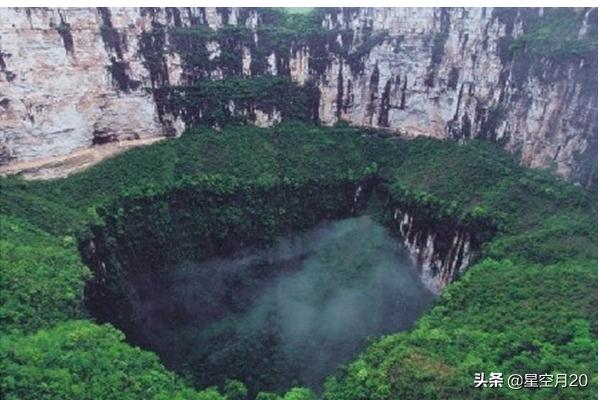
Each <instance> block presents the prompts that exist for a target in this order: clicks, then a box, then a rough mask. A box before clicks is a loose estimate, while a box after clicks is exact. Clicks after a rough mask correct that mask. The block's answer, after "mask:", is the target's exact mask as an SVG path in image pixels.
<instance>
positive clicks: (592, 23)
mask: <svg viewBox="0 0 600 400" xmlns="http://www.w3.org/2000/svg"><path fill="white" fill-rule="evenodd" d="M544 12H546V13H548V12H549V11H543V10H537V9H533V10H532V9H522V10H516V9H484V8H453V9H449V8H417V9H413V8H383V9H369V8H361V9H344V10H340V9H327V10H322V11H321V13H320V21H322V26H321V27H317V28H318V29H320V33H319V35H320V36H319V35H316V36H309V37H308V39H306V40H298V39H294V38H291V39H288V38H286V37H284V36H282V35H281V36H280V37H278V38H276V39H280V38H282V39H281V40H283V42H281V41H278V40H273V39H274V38H273V36H269V29H261V27H262V26H265V24H268V23H269V20H271V19H273V16H272V15H271V14H269V11H268V10H261V9H235V8H216V9H215V8H165V9H156V8H152V9H145V8H111V9H106V8H100V9H91V8H82V9H39V8H33V9H29V8H26V9H14V8H13V9H8V8H4V9H1V10H0V55H1V57H0V70H1V71H0V131H1V132H2V135H1V137H0V161H1V162H2V163H7V162H11V161H15V160H30V159H35V158H38V157H43V156H46V157H47V156H52V155H63V154H66V153H69V152H72V151H73V150H75V149H80V148H83V147H89V146H92V145H101V144H104V143H107V142H111V141H123V140H131V139H138V138H148V137H156V136H177V135H179V134H180V133H181V132H182V131H183V129H185V127H186V124H187V125H189V124H191V123H197V122H201V123H210V124H213V125H219V123H218V121H220V120H219V119H218V118H217V120H215V118H213V116H217V117H219V115H221V114H223V113H225V114H226V115H230V116H231V117H234V119H236V120H248V121H250V122H252V123H255V124H257V125H261V126H270V125H273V124H275V123H277V122H278V121H279V120H280V119H281V118H286V116H287V114H286V110H282V109H280V108H278V106H277V105H273V104H271V103H273V101H271V103H269V102H265V101H262V102H259V101H256V102H253V101H252V96H250V100H248V99H240V98H239V96H237V95H235V93H237V92H236V90H235V88H234V90H233V91H230V92H228V93H229V94H228V96H230V97H231V98H229V99H222V101H223V105H219V106H218V107H217V109H216V111H215V109H211V108H210V107H212V105H210V104H208V105H207V104H202V106H198V105H197V104H196V105H194V106H193V107H192V106H190V105H189V104H188V105H184V106H181V104H185V102H186V99H189V96H187V95H186V94H185V93H187V92H181V91H180V92H179V94H178V96H175V97H173V96H172V95H171V94H169V93H170V92H169V90H171V89H169V88H182V87H189V86H190V85H200V87H202V86H203V82H207V81H210V80H215V79H217V80H221V79H222V80H224V81H227V80H229V79H238V81H239V79H240V78H244V79H245V80H247V81H251V80H253V79H255V78H256V77H257V76H270V75H278V76H279V77H287V78H289V79H290V81H291V82H294V83H295V84H297V85H301V86H302V87H305V86H309V85H313V86H315V87H316V88H317V91H316V92H317V95H318V96H317V97H316V98H314V99H313V100H312V101H313V102H314V103H315V106H314V107H312V106H311V109H312V108H314V112H313V111H311V115H312V116H314V117H315V118H318V119H319V120H320V121H321V122H322V123H324V124H329V125H331V124H334V123H336V122H338V121H347V122H350V123H351V124H353V125H360V126H369V127H377V128H382V129H388V130H390V131H391V132H394V133H397V134H400V135H404V136H409V137H414V136H418V135H425V136H432V137H436V138H449V139H457V140H469V139H474V138H486V139H489V140H492V141H495V142H498V143H499V144H500V145H502V146H503V147H505V148H506V149H507V150H509V151H512V152H515V153H518V154H519V155H520V158H521V160H522V163H523V164H524V165H526V166H531V167H552V168H555V170H556V172H557V173H558V174H559V175H561V176H565V177H570V178H571V179H573V180H575V181H577V182H580V183H581V184H583V185H588V186H589V185H594V184H595V181H596V176H597V127H598V122H597V62H596V56H595V54H596V52H595V51H592V52H591V53H593V54H591V53H586V54H571V53H568V54H569V56H568V57H557V56H556V54H553V53H548V54H543V52H542V53H540V52H539V51H537V52H536V51H533V50H531V49H529V47H525V48H526V50H527V51H520V52H519V48H520V47H519V46H521V47H522V46H523V43H525V42H524V41H519V40H520V38H522V37H526V36H524V35H526V33H527V32H529V31H530V30H531V29H533V28H535V26H536V24H539V23H540V21H545V19H544V18H546V19H548V18H550V17H546V16H545V15H544ZM568 13H570V14H569V15H567V17H569V18H570V20H569V21H570V22H571V23H572V24H576V28H577V36H578V38H580V39H582V40H584V39H585V40H587V39H586V38H588V37H590V35H591V36H593V32H595V30H597V10H596V9H587V10H577V11H573V10H570V11H568ZM550 22H552V21H550ZM315 24H317V22H315ZM555 25H558V24H555ZM274 26H277V25H274ZM206 31H209V32H208V33H207V32H206ZM182 32H183V33H182ZM210 32H213V33H212V34H211V33H210ZM211 35H212V36H211ZM285 40H287V42H285ZM282 43H283V44H282ZM527 46H529V44H528V45H527ZM590 54H591V55H590ZM245 88H246V89H247V87H245ZM246 89H244V90H246ZM181 93H184V94H183V95H182V94H181ZM202 93H203V96H205V97H207V98H208V100H207V102H208V103H211V101H212V98H213V97H215V96H212V95H211V94H210V93H211V92H208V93H209V94H206V93H204V92H202ZM232 93H233V94H232ZM217 97H218V96H217ZM173 99H175V100H173ZM182 99H183V100H182ZM188 101H189V100H188ZM173 103H175V104H176V106H173ZM265 103H268V104H265ZM282 103H285V102H282ZM182 107H184V108H185V109H182ZM219 107H220V108H219ZM317 114H318V115H317ZM209 117H210V118H209Z"/></svg>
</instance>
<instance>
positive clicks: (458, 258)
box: [394, 209, 478, 294]
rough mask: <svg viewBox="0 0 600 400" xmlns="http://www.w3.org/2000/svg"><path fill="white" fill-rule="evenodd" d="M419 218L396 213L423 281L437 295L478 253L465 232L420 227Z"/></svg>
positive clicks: (399, 211) (404, 239)
mask: <svg viewBox="0 0 600 400" xmlns="http://www.w3.org/2000/svg"><path fill="white" fill-rule="evenodd" d="M415 218H417V219H418V215H417V216H415V215H412V214H411V213H410V212H407V211H402V210H401V209H396V210H395V212H394V220H395V221H396V223H397V224H398V231H399V233H400V235H401V237H402V241H403V243H404V245H405V246H406V248H407V249H408V251H409V254H410V256H411V258H412V259H413V261H414V262H415V264H416V266H417V268H418V269H419V275H420V277H421V281H422V282H423V283H424V284H425V286H426V287H427V288H428V289H429V290H431V291H432V292H434V293H438V294H439V293H441V291H442V290H443V289H444V288H445V287H446V286H447V285H448V284H450V283H452V282H453V281H454V280H455V279H457V278H458V277H459V276H460V275H461V274H462V273H463V272H464V271H465V269H466V268H467V266H468V265H469V263H470V262H471V261H472V259H473V258H474V256H475V255H476V253H477V250H478V249H477V247H478V245H477V244H475V246H473V245H472V241H473V238H472V235H471V234H470V233H469V232H468V231H467V230H465V229H460V228H456V229H453V228H451V229H450V231H449V232H448V229H446V228H447V227H444V229H443V230H436V227H435V225H427V226H419V224H418V223H415Z"/></svg>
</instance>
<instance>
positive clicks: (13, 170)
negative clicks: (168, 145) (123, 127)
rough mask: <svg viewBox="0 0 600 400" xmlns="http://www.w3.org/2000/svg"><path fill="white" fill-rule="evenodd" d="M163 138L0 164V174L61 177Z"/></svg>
mask: <svg viewBox="0 0 600 400" xmlns="http://www.w3.org/2000/svg"><path fill="white" fill-rule="evenodd" d="M163 139H164V137H157V138H150V139H138V140H128V141H124V142H114V143H107V144H104V145H102V146H94V147H90V148H87V149H81V150H76V151H74V152H72V153H69V154H67V155H64V156H56V157H44V158H37V159H35V160H31V161H19V162H14V163H9V164H7V165H3V166H0V175H15V174H18V175H21V176H23V177H24V178H25V179H53V178H63V177H65V176H68V175H70V174H72V173H74V172H78V171H82V170H84V169H86V168H88V167H90V166H92V165H94V164H97V163H99V162H100V161H102V160H105V159H107V158H110V157H113V156H115V155H117V154H119V153H122V152H124V151H125V150H129V149H131V148H134V147H138V146H146V145H149V144H152V143H155V142H158V141H160V140H163Z"/></svg>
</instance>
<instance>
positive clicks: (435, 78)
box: [320, 8, 598, 185]
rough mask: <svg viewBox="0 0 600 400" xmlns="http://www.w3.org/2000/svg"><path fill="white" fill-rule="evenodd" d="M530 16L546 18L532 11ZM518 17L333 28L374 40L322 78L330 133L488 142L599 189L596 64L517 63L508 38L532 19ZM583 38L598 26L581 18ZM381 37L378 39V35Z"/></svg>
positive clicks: (370, 20) (409, 13) (458, 13)
mask: <svg viewBox="0 0 600 400" xmlns="http://www.w3.org/2000/svg"><path fill="white" fill-rule="evenodd" d="M528 12H529V13H530V14H531V13H532V12H534V13H537V14H539V13H541V12H542V11H538V10H529V11H528ZM530 14H527V13H526V12H525V11H523V12H518V11H517V10H514V9H512V10H511V9H499V10H490V9H485V8H468V9H464V8H457V9H445V8H439V9H426V8H420V9H410V8H395V9H359V10H355V11H352V12H346V13H341V12H340V13H338V14H334V15H332V16H331V18H330V19H329V20H328V21H327V22H326V23H327V26H328V27H330V28H331V29H336V28H337V29H344V28H349V29H351V30H352V31H353V32H355V37H356V36H357V34H359V33H362V32H364V31H368V32H371V33H370V37H371V38H372V39H375V40H377V44H376V45H374V46H373V47H371V48H370V49H369V51H368V53H366V54H364V55H363V56H362V57H361V58H359V59H358V60H356V58H354V59H353V58H352V57H345V58H341V57H340V58H338V59H337V60H335V61H334V62H333V63H332V64H331V65H330V66H329V67H328V68H327V71H326V73H325V76H324V78H323V79H322V81H321V82H322V83H321V85H320V89H321V103H320V118H321V120H322V121H323V122H324V123H326V124H333V123H335V122H336V121H338V120H340V119H341V120H346V121H349V122H351V123H352V124H357V125H365V126H373V127H386V128H389V129H391V130H394V131H397V132H400V133H403V134H406V135H409V136H417V135H425V136H433V137H437V138H455V139H461V140H466V139H472V138H480V137H483V138H487V139H490V140H493V141H496V142H499V143H501V144H502V145H504V147H505V148H506V149H508V150H510V151H513V152H518V153H520V155H521V160H522V163H523V164H524V165H526V166H530V167H543V166H550V165H554V166H555V167H556V172H557V173H558V174H559V175H562V176H565V177H567V176H570V177H572V178H573V179H575V180H578V181H580V182H582V183H583V184H586V185H589V184H593V182H592V181H593V180H595V177H594V176H595V174H596V172H595V171H596V169H597V153H596V149H597V130H598V121H597V114H598V110H597V64H596V61H595V57H596V56H595V55H593V57H590V58H577V57H575V58H573V59H571V60H553V59H551V58H549V57H546V58H544V57H535V58H534V57H531V56H529V55H523V56H522V57H518V55H515V56H513V54H511V52H510V49H509V48H508V47H509V45H508V40H509V38H514V37H517V36H519V34H520V33H522V32H523V31H524V29H525V25H526V24H527V23H528V21H529V20H530V19H533V18H535V17H536V15H533V16H532V15H530ZM579 18H580V20H579V23H580V25H581V29H580V31H579V34H580V35H585V34H586V32H587V30H589V29H590V26H591V25H592V24H595V25H596V26H597V10H587V11H585V12H581V14H580V17H579ZM378 34H379V35H381V36H380V37H379V38H378V37H377V35H378Z"/></svg>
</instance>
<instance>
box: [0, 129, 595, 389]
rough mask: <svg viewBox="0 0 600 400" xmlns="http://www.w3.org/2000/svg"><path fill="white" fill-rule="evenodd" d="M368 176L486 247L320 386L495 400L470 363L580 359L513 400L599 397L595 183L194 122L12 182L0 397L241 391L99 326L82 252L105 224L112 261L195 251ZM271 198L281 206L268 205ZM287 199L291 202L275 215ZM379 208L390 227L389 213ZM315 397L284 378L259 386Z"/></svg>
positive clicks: (318, 212) (406, 150) (400, 145)
mask: <svg viewBox="0 0 600 400" xmlns="http://www.w3.org/2000/svg"><path fill="white" fill-rule="evenodd" d="M365 133H370V134H367V135H365ZM157 166H160V167H157ZM373 177H376V178H377V180H378V182H380V184H381V185H383V186H382V188H385V191H386V193H388V196H389V197H387V199H388V200H387V201H389V203H388V204H390V205H393V204H402V206H403V207H404V208H410V209H411V210H414V212H418V213H420V214H422V215H426V216H427V218H428V219H429V220H430V221H440V220H442V221H445V223H446V224H462V225H463V226H470V227H472V229H474V230H476V231H481V232H484V235H483V236H482V238H481V240H482V243H483V247H482V249H481V254H480V257H479V260H478V261H477V262H476V263H475V264H474V265H472V266H471V267H470V268H469V270H468V271H467V272H466V274H465V275H464V276H463V277H461V278H460V279H459V280H458V281H457V282H455V283H454V284H452V285H450V286H449V287H448V288H447V289H446V290H445V291H444V292H443V294H442V295H441V296H440V298H439V299H438V300H436V302H435V304H434V306H433V308H432V310H431V311H430V312H429V313H427V314H426V315H425V316H424V317H422V318H421V319H420V320H419V321H418V322H417V323H416V325H415V326H414V327H413V328H412V329H411V330H410V331H408V332H404V333H397V334H390V335H386V336H384V337H381V338H379V339H376V340H374V341H373V342H372V343H371V344H370V345H369V346H368V347H367V348H366V349H365V350H364V351H363V352H361V353H360V354H359V355H358V357H357V358H356V359H355V360H354V361H352V362H351V363H349V364H348V365H346V366H345V367H342V368H340V369H339V371H338V372H337V373H335V374H333V375H332V376H331V377H330V378H328V379H327V382H326V384H325V385H324V389H323V393H322V396H323V397H324V398H326V399H331V400H333V399H374V398H375V399H389V398H407V399H411V398H414V399H419V398H431V399H434V398H439V399H443V398H485V396H487V395H488V393H489V392H486V391H479V390H475V389H473V387H472V379H473V374H474V373H475V372H480V371H493V370H499V371H507V372H508V371H510V372H511V373H517V372H522V373H525V372H527V373H529V372H532V371H534V372H539V373H545V372H553V371H568V372H571V371H575V372H577V373H587V374H589V376H590V382H591V384H590V385H588V387H587V388H574V389H572V390H570V391H566V390H564V391H561V390H556V389H554V388H547V389H538V390H532V391H529V390H526V391H518V392H509V391H508V389H499V390H498V391H497V392H495V393H497V395H498V396H501V397H507V398H508V397H509V396H512V397H514V398H528V399H529V398H539V399H542V398H543V399H547V398H582V399H583V398H586V399H587V398H590V396H592V393H593V392H594V391H595V387H594V386H595V385H594V382H595V381H594V379H596V378H595V376H596V375H595V366H596V362H597V360H596V355H595V354H596V349H597V344H596V343H597V324H596V321H597V317H596V308H597V297H596V296H597V293H596V290H597V289H596V281H597V271H596V251H595V244H596V241H597V232H596V228H595V226H594V224H592V223H590V221H595V220H596V215H597V211H596V206H595V203H596V193H595V192H587V191H585V190H583V189H581V188H577V187H574V186H572V185H570V184H568V183H565V182H562V181H560V180H559V179H557V178H554V177H552V176H551V175H549V174H547V173H545V172H541V171H535V170H527V169H523V168H522V167H520V166H519V165H518V162H517V161H516V160H515V159H514V158H513V157H512V156H510V155H508V154H506V153H504V152H502V151H501V150H499V149H498V148H496V147H495V146H494V145H493V144H490V143H487V142H485V141H472V142H469V143H466V144H458V143H455V142H444V141H436V140H432V139H417V140H411V141H407V140H402V139H389V138H385V137H384V135H380V136H378V135H377V132H375V131H372V132H366V131H365V130H363V129H359V128H349V127H344V126H339V127H333V128H321V127H317V126H314V125H307V124H304V123H292V122H288V123H284V124H282V125H280V126H278V127H275V128H271V129H260V128H254V127H249V126H240V127H229V128H226V129H223V130H222V131H220V132H218V131H214V130H211V129H209V128H198V129H193V130H190V131H188V132H186V133H185V134H184V135H183V137H182V138H180V139H176V140H169V141H166V142H163V143H159V144H156V145H153V146H150V147H147V148H140V149H136V150H132V151H129V152H128V153H126V154H124V155H121V156H118V157H115V158H113V159H110V160H107V161H105V162H103V163H101V164H99V165H97V166H95V167H92V168H90V169H88V170H86V171H84V172H81V173H78V174H75V175H73V176H71V177H69V178H66V179H59V180H54V181H24V180H22V179H20V178H18V177H8V178H2V181H1V183H2V197H1V199H0V211H1V213H2V220H3V223H2V241H1V246H2V254H3V256H2V257H1V259H0V263H1V265H0V267H1V274H2V276H3V279H2V281H1V285H2V286H1V288H0V289H1V290H0V296H2V303H1V306H0V318H1V322H2V330H3V335H2V336H3V337H2V347H1V352H2V361H1V363H2V371H3V374H2V380H1V385H2V391H3V393H5V394H6V397H7V398H10V399H17V398H18V399H24V398H35V399H42V398H82V399H85V398H90V399H92V398H107V399H109V398H115V399H116V398H132V399H133V398H157V399H160V398H165V399H166V398H182V399H222V398H228V399H243V398H246V396H248V392H247V389H246V388H245V387H244V385H243V383H241V382H238V381H236V380H235V379H236V378H237V377H235V376H232V377H230V379H231V380H229V381H227V382H224V383H223V384H222V385H221V386H220V387H217V388H208V389H207V388H192V386H191V384H192V381H191V380H190V377H185V376H179V375H174V374H173V373H172V372H168V371H167V370H166V369H165V368H164V367H163V366H162V365H161V363H160V362H159V360H158V358H157V356H156V355H154V354H152V353H149V352H147V351H144V350H140V349H138V348H136V347H132V346H131V345H129V344H127V343H126V342H125V341H124V336H123V334H122V333H121V332H119V331H118V330H117V329H115V328H114V327H111V326H109V325H102V324H97V323H95V322H93V321H92V320H90V319H89V313H88V312H87V311H86V309H85V307H84V306H83V302H82V301H83V294H84V286H85V285H86V282H88V285H89V282H93V281H94V280H93V279H91V276H90V275H91V274H90V271H89V269H88V267H87V266H86V265H85V264H83V262H82V259H81V255H80V254H79V250H81V251H82V254H83V255H84V259H86V258H85V254H86V253H85V251H86V248H85V246H84V244H85V243H89V240H90V238H93V237H94V235H97V234H98V232H104V233H105V234H106V235H107V236H106V237H105V239H107V240H106V242H105V244H106V245H107V246H108V247H105V249H108V250H111V249H112V250H111V251H116V253H113V254H116V255H117V256H118V257H124V256H126V255H127V254H130V253H128V252H127V251H125V250H123V249H135V248H138V247H136V246H142V247H139V249H145V250H147V251H148V252H149V253H148V254H150V255H151V254H154V253H152V251H153V249H152V248H151V247H152V246H154V247H157V246H158V248H159V249H160V248H162V247H160V246H165V243H166V244H167V245H171V244H175V245H177V244H181V246H180V247H179V248H178V249H179V250H181V251H182V252H186V251H188V252H192V251H193V252H196V253H194V254H195V255H196V256H197V257H198V258H199V259H200V258H202V257H206V256H207V255H208V254H209V253H210V252H213V253H214V251H218V249H219V248H220V247H219V246H221V243H227V242H228V241H227V240H226V239H228V238H234V242H235V243H236V244H235V246H234V247H236V248H237V246H238V245H242V244H249V243H252V241H253V240H254V239H253V238H255V237H258V238H260V241H256V240H255V241H254V243H255V244H257V245H267V244H268V243H269V242H270V241H272V240H273V239H274V238H276V237H277V233H278V232H282V231H284V230H286V229H289V228H294V227H295V228H297V229H299V230H305V229H308V228H310V227H311V226H314V224H316V223H317V222H319V221H320V220H321V219H323V218H325V217H327V216H328V217H334V218H335V217H336V216H343V215H347V213H348V212H349V207H350V205H351V203H352V198H353V196H354V194H355V189H356V185H357V184H359V183H361V182H365V180H368V179H370V178H373ZM236 199H237V200H236ZM252 199H255V200H254V201H252ZM266 199H270V200H272V201H276V202H279V201H284V199H285V201H286V203H276V204H275V205H274V206H273V207H272V206H270V205H269V201H266ZM175 204H178V205H179V206H178V208H177V209H175V208H173V205H175ZM282 204H288V208H287V209H285V210H284V209H281V210H280V208H279V207H280V206H281V205H282ZM303 204H304V206H303ZM195 205H203V206H201V207H200V208H198V207H197V206H195ZM211 207H214V211H212V210H213V209H212V208H211ZM392 208H393V207H392ZM368 209H369V207H368V206H367V207H366V208H365V210H368ZM216 210H218V211H219V212H216ZM278 210H280V211H281V212H280V211H278ZM180 212H185V213H188V215H189V217H188V218H191V219H190V221H193V225H192V226H191V227H192V228H193V229H192V230H191V231H190V232H196V233H199V234H200V232H207V234H208V235H209V236H202V234H200V236H198V237H197V238H195V239H190V238H189V237H188V238H187V240H193V241H194V242H193V243H205V244H206V246H200V248H198V246H187V247H186V242H185V240H184V239H185V236H183V235H185V234H187V233H186V231H183V233H182V236H173V237H171V236H169V235H170V234H171V233H173V231H171V230H170V227H171V226H174V225H172V224H174V223H177V222H176V220H174V219H173V217H175V216H177V215H178V214H177V213H180ZM276 212H277V213H276ZM378 218H381V221H382V223H384V224H386V226H388V227H390V228H392V227H393V224H394V222H393V219H392V218H391V215H390V213H389V212H388V213H386V212H382V213H381V214H380V215H379V216H378ZM203 224H204V225H203ZM177 226H182V225H177ZM232 227H236V228H235V229H233V230H232V229H231V228H232ZM208 228H209V230H206V229H208ZM251 232H255V233H256V232H258V235H251V234H250V233H251ZM98 243H100V242H98ZM213 245H214V246H215V247H214V248H213V247H210V246H213ZM144 246H147V248H144ZM207 246H208V247H207ZM78 247H79V249H78ZM120 249H121V250H120ZM211 249H213V250H211ZM214 249H216V250H214ZM119 252H120V253H119ZM142 253H144V254H145V252H142ZM142 253H139V254H142ZM156 254H158V253H156ZM121 259H122V258H121ZM90 279H91V280H90ZM305 367H306V368H310V365H308V366H305ZM40 382H41V383H42V384H40ZM314 396H315V395H314V394H312V393H311V391H309V390H308V389H302V388H291V387H290V388H289V391H288V392H287V393H279V394H269V393H258V394H257V395H256V398H257V399H263V400H264V399H275V398H280V397H281V398H284V399H288V400H289V399H311V398H314ZM515 396H516V397H515Z"/></svg>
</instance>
